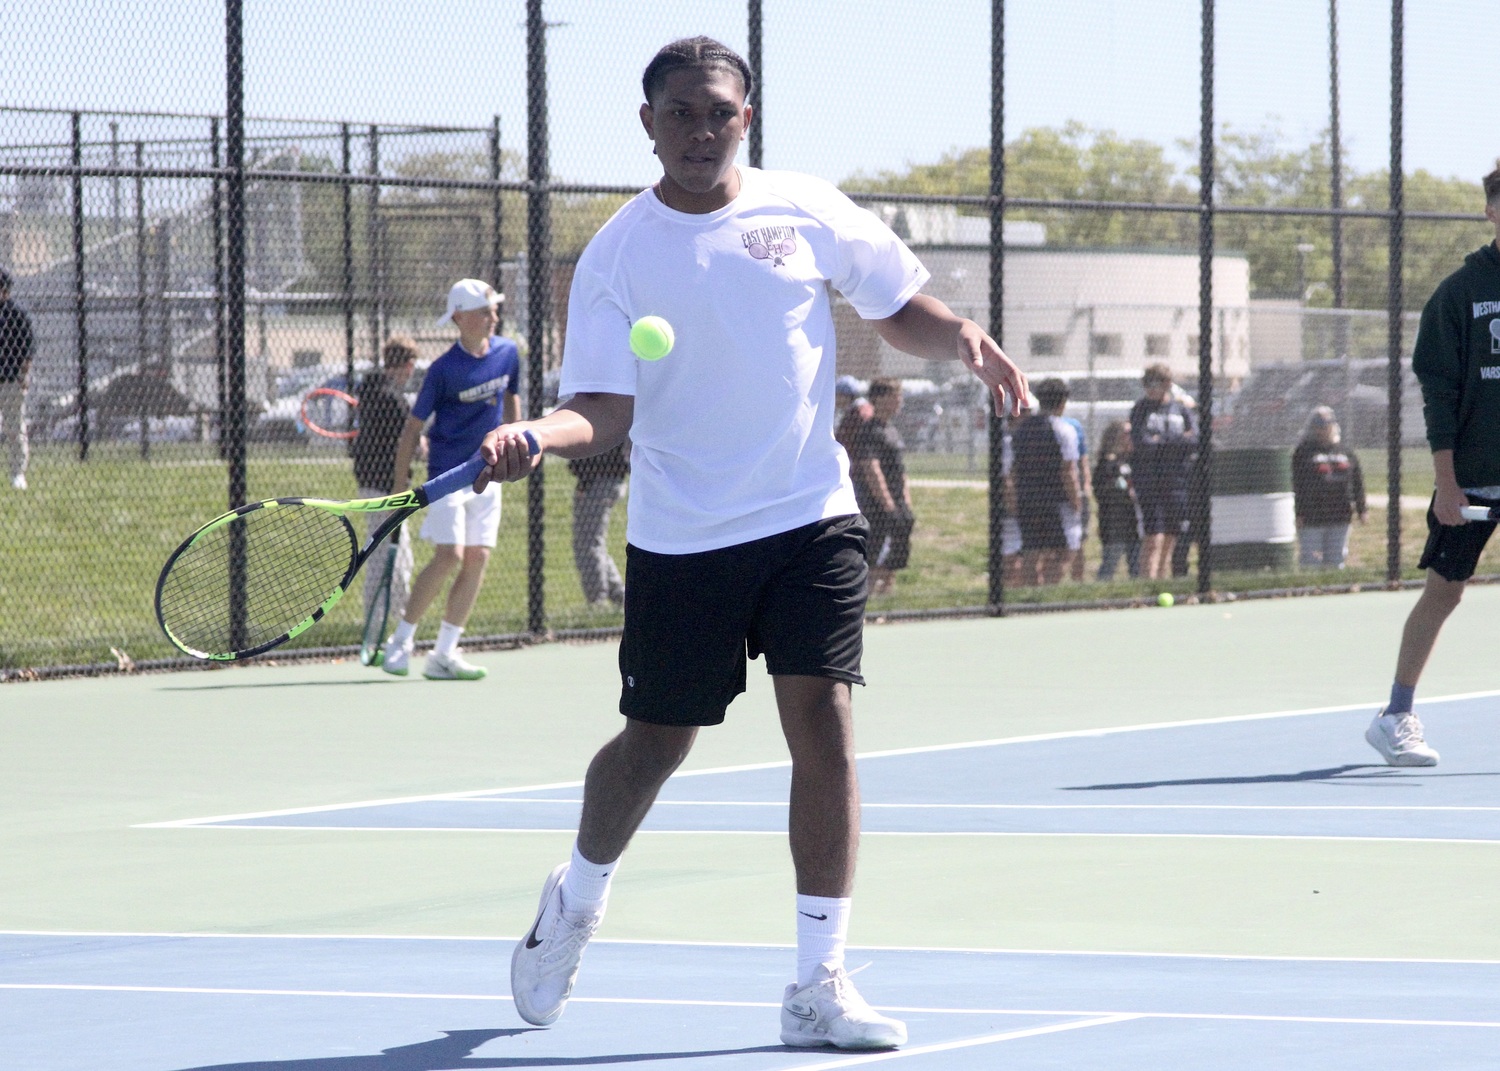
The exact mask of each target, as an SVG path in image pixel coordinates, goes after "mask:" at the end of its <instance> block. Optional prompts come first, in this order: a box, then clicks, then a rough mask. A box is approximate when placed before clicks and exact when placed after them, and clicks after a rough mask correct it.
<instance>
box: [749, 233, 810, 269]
mask: <svg viewBox="0 0 1500 1071" xmlns="http://www.w3.org/2000/svg"><path fill="white" fill-rule="evenodd" d="M743 240H744V243H745V251H746V252H748V253H749V254H750V255H751V256H752V257H754V258H755V259H756V260H769V261H771V263H772V265H773V266H774V267H777V268H779V267H781V266H782V265H783V264H785V263H786V260H785V258H786V257H789V256H791V255H792V254H793V253H795V252H796V251H797V232H796V231H794V230H793V229H792V228H791V227H763V228H761V229H760V230H756V231H750V232H749V233H748V234H745V235H744V236H743Z"/></svg>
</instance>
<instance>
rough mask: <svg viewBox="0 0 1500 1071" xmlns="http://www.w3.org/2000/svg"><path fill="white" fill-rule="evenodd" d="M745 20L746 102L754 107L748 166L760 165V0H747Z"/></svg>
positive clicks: (762, 98)
mask: <svg viewBox="0 0 1500 1071" xmlns="http://www.w3.org/2000/svg"><path fill="white" fill-rule="evenodd" d="M745 6H746V12H745V14H746V16H747V18H746V21H747V22H748V23H749V24H750V25H749V31H750V47H749V49H748V51H749V53H750V55H749V56H747V57H746V60H747V62H749V64H750V100H749V101H748V103H749V104H750V106H751V107H752V108H754V109H755V113H754V116H753V117H752V119H751V121H750V166H751V167H760V166H761V147H762V142H761V126H762V125H763V123H764V122H765V120H764V118H762V116H761V111H760V107H761V101H763V100H764V99H765V94H763V93H762V92H761V82H762V80H763V76H764V74H765V65H764V64H763V63H762V62H761V28H762V27H763V26H764V24H765V18H764V15H763V12H762V11H761V0H747V2H746V5H745Z"/></svg>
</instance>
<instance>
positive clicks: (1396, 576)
mask: <svg viewBox="0 0 1500 1071" xmlns="http://www.w3.org/2000/svg"><path fill="white" fill-rule="evenodd" d="M1403 15H1404V12H1403V10H1402V0H1391V176H1390V184H1391V185H1390V188H1391V193H1390V199H1391V205H1390V208H1391V233H1390V264H1389V267H1388V269H1387V276H1386V362H1387V371H1386V395H1387V397H1386V411H1387V412H1388V413H1389V416H1388V418H1387V419H1386V485H1387V486H1386V493H1387V494H1388V495H1389V496H1390V497H1389V502H1390V505H1389V506H1388V507H1387V508H1386V557H1385V575H1386V579H1387V580H1388V581H1390V582H1391V583H1392V584H1394V583H1395V582H1396V581H1398V580H1400V579H1401V349H1402V339H1401V306H1402V304H1403V302H1404V301H1405V294H1404V292H1403V288H1402V282H1403V280H1402V278H1401V273H1402V253H1403V251H1404V248H1405V245H1406V193H1405V187H1404V184H1403V182H1402V174H1401V168H1402V166H1403V164H1402V161H1401V141H1402V136H1403V134H1402V119H1403V114H1404V100H1403V97H1404V87H1403V77H1404V71H1403V62H1402V61H1403V56H1402V51H1401V49H1402V35H1403V32H1404V31H1403V27H1402V22H1403Z"/></svg>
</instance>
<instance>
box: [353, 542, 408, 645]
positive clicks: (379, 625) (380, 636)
mask: <svg viewBox="0 0 1500 1071" xmlns="http://www.w3.org/2000/svg"><path fill="white" fill-rule="evenodd" d="M400 547H401V526H400V525H399V524H398V525H397V526H396V527H395V528H394V529H393V530H392V532H391V536H390V546H389V548H388V549H387V550H386V553H385V562H384V564H382V565H381V577H380V582H379V583H378V584H376V585H375V594H374V596H373V597H372V598H371V599H370V605H369V606H367V607H365V633H364V636H363V637H362V638H361V639H360V641H359V661H360V664H361V665H365V666H378V665H380V663H381V662H383V661H385V630H386V626H387V625H388V624H390V619H391V580H392V578H393V577H394V576H395V575H396V554H397V553H398V552H399V550H400Z"/></svg>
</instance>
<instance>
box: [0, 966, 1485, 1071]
mask: <svg viewBox="0 0 1500 1071" xmlns="http://www.w3.org/2000/svg"><path fill="white" fill-rule="evenodd" d="M18 990H24V991H42V992H73V993H175V994H181V995H185V996H245V997H331V998H335V999H344V1000H468V1001H485V1002H490V1003H498V1002H507V1003H508V1002H511V1001H512V999H513V998H512V997H511V995H510V994H509V993H403V992H388V991H382V990H354V989H241V988H236V987H230V986H156V985H101V984H92V983H66V984H65V983H46V982H0V991H18ZM572 1002H573V1003H577V1004H605V1005H626V1006H630V1007H668V1008H755V1009H765V1008H776V1007H780V1005H779V1003H776V1002H772V1001H759V1000H703V999H674V998H668V997H573V998H572ZM876 1007H877V1009H878V1010H883V1011H890V1012H899V1013H901V1014H905V1015H1045V1016H1087V1017H1089V1018H1087V1019H1085V1020H1084V1021H1083V1022H1073V1023H1054V1024H1049V1025H1048V1026H1043V1027H1031V1028H1028V1029H1026V1030H1021V1031H1006V1032H1004V1033H1001V1034H990V1035H986V1036H984V1037H981V1038H965V1039H962V1040H959V1041H950V1042H943V1043H941V1044H939V1045H933V1046H924V1047H919V1048H917V1049H904V1050H901V1051H899V1052H889V1053H885V1054H882V1055H883V1057H884V1058H887V1059H890V1058H897V1057H900V1056H902V1055H903V1054H904V1055H907V1056H915V1055H919V1054H921V1053H923V1052H937V1051H941V1050H943V1049H952V1048H966V1047H968V1046H971V1045H983V1044H986V1043H987V1042H990V1041H1004V1040H1008V1039H1010V1038H1018V1037H1030V1036H1033V1035H1035V1034H1051V1033H1056V1032H1058V1031H1061V1030H1070V1029H1077V1028H1078V1027H1084V1026H1103V1025H1106V1024H1108V1023H1115V1022H1125V1021H1128V1020H1132V1019H1176V1020H1197V1021H1209V1022H1251V1023H1316V1024H1323V1025H1350V1026H1439V1027H1478V1028H1481V1029H1500V1020H1486V1019H1393V1018H1374V1017H1368V1016H1354V1015H1270V1014H1264V1015H1256V1014H1247V1013H1238V1012H1164V1011H1098V1010H1082V1009H1076V1008H931V1007H918V1006H903V1005H886V1004H881V1005H876ZM866 1058H867V1057H856V1058H855V1059H866ZM816 1066H818V1067H842V1066H847V1065H846V1064H844V1063H819V1064H817V1065H816Z"/></svg>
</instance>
